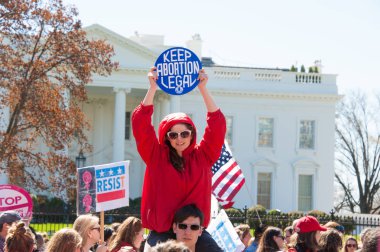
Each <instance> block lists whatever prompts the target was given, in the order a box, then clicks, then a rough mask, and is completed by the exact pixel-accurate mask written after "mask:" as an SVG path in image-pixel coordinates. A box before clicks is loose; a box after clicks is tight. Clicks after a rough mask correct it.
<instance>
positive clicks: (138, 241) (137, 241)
mask: <svg viewBox="0 0 380 252" xmlns="http://www.w3.org/2000/svg"><path fill="white" fill-rule="evenodd" d="M143 240H144V229H143V228H142V229H141V230H140V231H139V232H138V233H137V234H136V237H135V239H134V240H133V246H135V248H140V246H141V243H142V242H143Z"/></svg>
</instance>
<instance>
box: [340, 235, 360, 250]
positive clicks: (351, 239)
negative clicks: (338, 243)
mask: <svg viewBox="0 0 380 252" xmlns="http://www.w3.org/2000/svg"><path fill="white" fill-rule="evenodd" d="M348 241H355V244H356V249H358V241H357V240H356V239H355V238H354V237H352V236H350V237H348V238H347V240H346V242H345V243H344V249H343V252H347V243H348Z"/></svg>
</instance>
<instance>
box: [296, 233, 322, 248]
mask: <svg viewBox="0 0 380 252" xmlns="http://www.w3.org/2000/svg"><path fill="white" fill-rule="evenodd" d="M317 232H319V231H312V232H307V233H295V234H294V235H295V239H294V240H293V241H291V244H289V247H293V248H299V249H300V250H302V251H306V250H311V251H317V250H319V245H318V241H317V239H316V238H315V235H316V233H317ZM297 251H298V249H297Z"/></svg>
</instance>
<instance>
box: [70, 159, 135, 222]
mask: <svg viewBox="0 0 380 252" xmlns="http://www.w3.org/2000/svg"><path fill="white" fill-rule="evenodd" d="M128 168H129V161H123V162H116V163H111V164H104V165H95V166H89V167H83V168H78V173H77V178H78V180H77V190H78V193H77V213H78V215H80V214H86V213H91V212H101V211H106V210H111V209H116V208H120V207H124V206H128V205H129V184H128V181H129V172H128Z"/></svg>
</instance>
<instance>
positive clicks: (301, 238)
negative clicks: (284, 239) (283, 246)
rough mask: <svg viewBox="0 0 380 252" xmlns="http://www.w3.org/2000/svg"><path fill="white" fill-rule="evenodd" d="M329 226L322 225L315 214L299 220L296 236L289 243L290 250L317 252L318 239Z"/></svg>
mask: <svg viewBox="0 0 380 252" xmlns="http://www.w3.org/2000/svg"><path fill="white" fill-rule="evenodd" d="M326 230H327V228H325V227H323V226H321V225H320V224H319V222H318V220H317V219H316V218H315V217H313V216H304V217H302V218H300V219H299V220H298V221H297V224H296V226H295V228H294V231H295V232H296V237H295V239H294V240H293V242H291V243H290V244H289V249H288V252H315V251H318V249H319V246H318V241H319V238H320V236H321V233H320V232H321V231H326Z"/></svg>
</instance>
